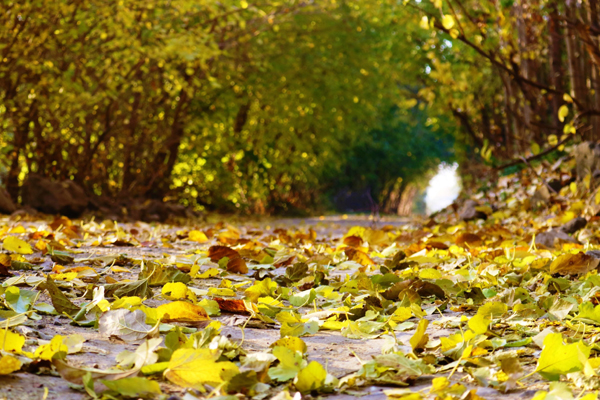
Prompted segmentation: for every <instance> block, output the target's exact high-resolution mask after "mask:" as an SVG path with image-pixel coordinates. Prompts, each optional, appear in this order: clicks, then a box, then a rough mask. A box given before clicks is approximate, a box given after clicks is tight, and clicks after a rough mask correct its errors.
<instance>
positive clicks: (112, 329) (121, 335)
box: [98, 309, 158, 342]
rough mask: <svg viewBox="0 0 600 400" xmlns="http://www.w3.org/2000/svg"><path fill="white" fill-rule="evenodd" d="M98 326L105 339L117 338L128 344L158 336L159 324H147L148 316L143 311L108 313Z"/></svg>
mask: <svg viewBox="0 0 600 400" xmlns="http://www.w3.org/2000/svg"><path fill="white" fill-rule="evenodd" d="M98 324H99V328H98V331H99V332H100V334H101V335H103V336H104V337H107V338H110V337H115V338H118V339H121V340H123V341H127V342H140V341H142V340H143V339H145V338H152V337H155V336H156V335H158V324H156V325H155V326H151V325H148V324H146V314H144V312H143V311H142V310H135V311H129V310H125V309H121V310H114V311H108V312H107V313H105V314H104V315H103V316H102V317H101V318H100V320H99V322H98Z"/></svg>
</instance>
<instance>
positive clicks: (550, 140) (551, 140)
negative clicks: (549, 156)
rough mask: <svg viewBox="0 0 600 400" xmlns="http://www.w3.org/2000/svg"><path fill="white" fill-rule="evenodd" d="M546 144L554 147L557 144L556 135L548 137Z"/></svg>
mask: <svg viewBox="0 0 600 400" xmlns="http://www.w3.org/2000/svg"><path fill="white" fill-rule="evenodd" d="M548 144H549V145H550V146H556V145H557V144H558V137H557V136H556V135H549V136H548Z"/></svg>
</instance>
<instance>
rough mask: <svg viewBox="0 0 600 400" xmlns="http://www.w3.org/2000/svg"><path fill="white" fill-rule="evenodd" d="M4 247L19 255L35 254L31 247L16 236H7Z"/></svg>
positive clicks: (3, 243)
mask: <svg viewBox="0 0 600 400" xmlns="http://www.w3.org/2000/svg"><path fill="white" fill-rule="evenodd" d="M2 247H3V248H4V250H8V251H10V252H13V253H17V254H33V249H32V248H31V245H30V244H29V243H27V242H25V241H24V240H21V239H19V238H17V237H15V236H7V237H6V238H5V239H4V241H3V242H2Z"/></svg>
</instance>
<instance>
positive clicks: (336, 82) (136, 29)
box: [0, 0, 443, 213]
mask: <svg viewBox="0 0 600 400" xmlns="http://www.w3.org/2000/svg"><path fill="white" fill-rule="evenodd" d="M398 10H399V9H398V8H397V6H395V5H389V4H386V3H379V2H370V1H366V0H352V1H349V2H336V1H333V0H327V1H323V2H317V3H314V4H313V3H311V4H308V3H303V2H296V1H293V0H286V1H270V0H267V1H262V2H256V3H252V4H249V3H246V2H238V1H233V0H226V1H221V2H218V3H215V2H212V1H190V0H174V1H170V2H163V3H148V2H144V1H140V0H129V1H125V2H123V1H117V0H109V1H102V2H101V1H97V0H85V1H73V0H58V1H49V0H27V1H23V2H12V3H8V4H6V5H5V7H4V10H3V11H4V12H3V13H2V15H1V16H0V23H1V26H2V28H0V40H1V41H2V43H6V44H7V45H5V46H3V47H2V60H0V61H1V62H0V98H1V99H2V105H1V106H0V125H1V126H2V131H3V133H2V135H0V144H1V145H2V146H0V147H1V149H2V150H1V151H0V164H1V165H2V166H3V167H2V168H3V169H2V171H3V174H4V179H3V180H4V181H5V183H6V185H7V187H8V189H9V191H10V192H11V194H12V195H13V196H16V195H17V194H18V186H19V184H20V182H22V180H23V179H24V177H25V176H26V174H27V173H29V172H37V173H41V174H42V175H45V176H49V177H51V178H55V179H72V180H74V181H76V182H77V183H79V184H81V185H82V186H84V187H85V189H86V190H87V191H88V193H90V194H95V195H98V196H104V197H109V198H121V197H124V196H129V197H138V196H145V197H148V196H149V197H158V198H170V199H177V200H179V201H181V202H183V203H184V204H191V205H200V206H204V207H208V208H218V209H221V210H228V209H229V210H236V209H240V210H246V211H253V212H259V213H262V212H269V211H285V210H289V209H290V208H292V209H293V208H295V209H299V208H305V207H306V205H307V204H316V203H318V202H319V201H320V200H319V199H321V198H322V197H321V195H322V193H323V192H324V191H325V190H327V188H331V186H332V182H333V184H336V183H335V181H334V179H333V178H332V177H333V176H334V175H335V174H336V173H340V172H343V171H345V170H348V169H352V168H356V166H355V165H353V164H356V157H357V154H359V153H360V152H361V151H362V149H364V148H367V149H368V151H369V154H370V155H373V156H377V155H378V154H380V153H381V152H382V151H385V150H386V148H384V147H385V146H388V145H386V144H385V143H384V141H385V140H387V139H384V138H383V136H385V135H386V134H388V133H389V132H391V131H394V136H393V137H392V138H391V139H390V143H389V146H392V148H395V147H398V146H406V145H407V144H409V145H410V146H411V147H410V149H409V150H408V151H401V150H400V149H397V151H396V153H390V154H392V155H390V154H387V155H386V157H387V158H389V157H391V156H394V155H397V154H398V153H402V154H403V157H402V159H403V160H407V161H410V164H412V165H413V166H412V167H409V168H407V167H404V168H402V169H397V168H395V167H396V164H397V163H396V164H393V163H392V164H391V166H392V167H394V168H392V169H387V170H390V171H391V170H393V171H394V172H393V173H391V174H386V176H382V177H378V174H379V173H380V172H381V171H382V170H383V168H382V167H379V166H376V165H374V162H371V165H369V166H368V167H367V169H366V170H365V171H364V172H356V173H355V172H353V174H354V175H353V177H354V178H355V179H357V180H358V181H357V182H356V183H354V184H353V186H356V185H363V184H365V183H367V184H369V185H373V186H374V187H375V186H376V188H375V190H376V191H377V190H383V189H382V188H384V187H386V185H389V181H390V180H395V179H397V178H399V177H402V178H403V179H406V178H408V177H409V176H412V175H413V174H418V173H422V171H424V170H426V169H427V168H429V167H430V166H431V165H432V161H433V160H435V159H437V158H439V157H440V154H439V153H440V152H443V150H442V147H443V146H441V145H438V146H435V148H434V149H431V148H427V147H421V146H420V144H425V143H428V142H429V140H430V138H431V137H432V136H431V135H433V136H435V135H436V134H435V133H433V131H434V129H430V128H429V127H418V126H417V124H418V123H422V122H423V121H426V120H427V116H426V114H427V111H426V110H424V109H423V108H421V109H418V110H417V109H416V108H415V107H414V101H416V100H415V97H416V95H415V92H414V91H415V90H419V89H418V88H419V87H421V85H418V86H415V83H416V82H418V81H419V80H418V79H417V76H418V75H419V74H420V73H421V72H422V66H420V65H418V64H417V62H418V61H419V60H420V59H421V58H422V57H423V55H422V54H420V53H418V52H414V51H412V54H413V55H414V60H412V61H413V62H412V63H411V62H407V60H406V57H405V55H406V54H407V53H409V52H411V48H412V46H413V44H412V43H411V41H410V40H408V41H406V40H398V38H399V37H404V36H405V35H407V34H410V33H409V32H408V29H409V26H410V24H409V22H410V21H409V20H408V19H407V18H410V16H409V15H406V16H405V17H401V15H400V14H399V13H398ZM404 14H406V13H404ZM406 84H410V85H412V86H411V89H410V90H407V89H404V88H405V87H406ZM411 109H413V110H414V114H415V115H413V116H412V117H411V115H410V114H411V113H413V111H409V112H408V113H407V114H406V113H405V114H402V113H401V112H400V111H399V110H411ZM400 114H402V115H400ZM390 117H391V119H392V120H390V121H388V118H390ZM399 123H402V124H406V123H409V124H411V125H412V127H411V128H408V127H407V128H406V129H401V130H397V131H396V129H397V128H398V125H397V124H399ZM434 125H435V124H434ZM401 135H406V136H407V137H404V138H401V137H400V136H401ZM423 135H425V136H423ZM408 136H411V137H408ZM413 143H418V144H416V145H414V144H413ZM438 144H439V143H438ZM382 146H383V147H382ZM419 148H422V149H423V152H426V151H429V150H435V151H436V153H435V154H431V155H430V154H429V153H427V157H425V158H423V159H421V158H419V157H420V156H421V155H422V154H420V153H419V152H418V151H417V149H419ZM408 153H412V154H413V155H412V156H411V155H407V154H408ZM422 160H423V161H422ZM386 163H387V165H388V166H389V165H390V164H389V161H386ZM392 175H393V176H392ZM380 187H381V189H380Z"/></svg>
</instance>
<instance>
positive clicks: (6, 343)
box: [0, 329, 25, 353]
mask: <svg viewBox="0 0 600 400" xmlns="http://www.w3.org/2000/svg"><path fill="white" fill-rule="evenodd" d="M24 344H25V337H23V336H21V335H19V334H18V333H14V332H11V331H10V330H8V329H0V350H3V351H6V352H9V353H19V352H21V349H23V345H24Z"/></svg>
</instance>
